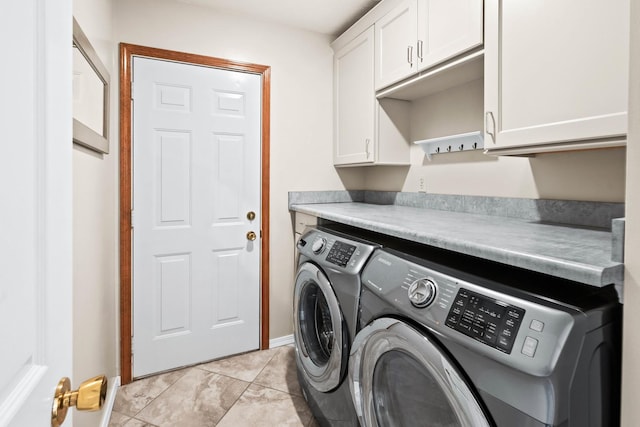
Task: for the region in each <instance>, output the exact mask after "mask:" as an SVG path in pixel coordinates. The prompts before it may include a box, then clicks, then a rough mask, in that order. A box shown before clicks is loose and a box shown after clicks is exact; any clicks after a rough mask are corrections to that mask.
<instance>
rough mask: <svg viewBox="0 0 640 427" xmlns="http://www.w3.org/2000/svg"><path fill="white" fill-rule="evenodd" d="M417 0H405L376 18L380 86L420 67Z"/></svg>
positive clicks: (377, 72)
mask: <svg viewBox="0 0 640 427" xmlns="http://www.w3.org/2000/svg"><path fill="white" fill-rule="evenodd" d="M417 10H418V6H417V0H408V1H404V2H402V3H401V4H399V5H398V6H397V7H395V8H394V9H393V10H391V11H390V12H389V13H387V14H386V15H385V16H383V17H382V18H381V19H379V20H378V21H376V23H375V29H376V43H375V44H376V67H375V70H376V73H375V75H376V90H378V89H380V88H383V87H385V86H388V85H390V84H392V83H395V82H397V81H399V80H402V79H403V78H405V77H408V76H410V75H411V74H413V73H415V72H416V71H417V69H418V68H417V63H416V40H417V39H416V36H417V32H418V28H417V25H418V20H417V13H418V11H417Z"/></svg>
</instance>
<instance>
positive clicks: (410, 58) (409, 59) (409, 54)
mask: <svg viewBox="0 0 640 427" xmlns="http://www.w3.org/2000/svg"><path fill="white" fill-rule="evenodd" d="M407 62H408V63H409V67H411V68H413V46H411V45H409V46H407Z"/></svg>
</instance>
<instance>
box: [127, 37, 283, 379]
mask: <svg viewBox="0 0 640 427" xmlns="http://www.w3.org/2000/svg"><path fill="white" fill-rule="evenodd" d="M133 56H142V57H147V58H152V59H162V60H168V61H176V62H182V63H186V64H194V65H204V66H208V67H214V68H220V69H224V70H231V71H241V72H247V73H253V74H259V75H261V76H262V141H261V151H262V159H261V166H262V170H261V183H262V184H261V187H262V189H261V198H262V201H261V206H260V208H261V210H262V212H261V219H262V220H261V224H260V227H261V232H262V240H261V257H260V258H261V259H260V266H261V269H260V297H261V299H260V348H261V349H266V348H269V196H270V193H269V188H270V186H269V177H270V174H269V168H270V161H269V153H270V149H269V147H270V137H269V136H270V130H271V126H270V123H271V121H270V113H271V67H269V66H266V65H258V64H251V63H245V62H238V61H230V60H227V59H221V58H214V57H210V56H203V55H196V54H191V53H183V52H177V51H172V50H165V49H156V48H152V47H146V46H138V45H133V44H127V43H120V377H121V381H122V384H128V383H130V382H131V380H132V370H131V355H132V352H131V334H132V332H133V329H132V324H131V314H132V313H131V310H132V307H131V301H132V298H131V290H132V289H131V279H132V277H131V271H132V269H131V262H132V252H131V243H132V242H131V239H132V235H131V202H132V200H131V195H132V185H133V183H132V182H131V168H132V164H131V138H132V136H131V119H132V117H131V72H132V70H131V65H132V59H133Z"/></svg>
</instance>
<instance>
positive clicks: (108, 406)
mask: <svg viewBox="0 0 640 427" xmlns="http://www.w3.org/2000/svg"><path fill="white" fill-rule="evenodd" d="M119 388H120V376H119V375H118V376H117V377H113V378H111V379H110V380H109V383H108V384H107V397H106V398H105V399H104V404H103V406H102V422H101V423H100V427H109V419H110V418H111V411H113V404H114V403H115V401H116V393H118V389H119Z"/></svg>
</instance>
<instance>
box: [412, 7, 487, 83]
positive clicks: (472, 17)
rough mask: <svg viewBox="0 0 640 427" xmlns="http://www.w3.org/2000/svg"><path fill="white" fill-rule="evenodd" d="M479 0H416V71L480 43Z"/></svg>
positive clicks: (481, 32) (480, 19)
mask: <svg viewBox="0 0 640 427" xmlns="http://www.w3.org/2000/svg"><path fill="white" fill-rule="evenodd" d="M482 13H483V3H482V0H418V42H417V46H416V58H417V62H418V71H420V70H423V69H425V68H429V67H431V66H433V65H435V64H438V63H440V62H442V61H446V60H447V59H450V58H452V57H454V56H456V55H459V54H460V53H463V52H465V51H467V50H470V49H473V48H474V47H478V46H481V45H482V41H483V31H482V25H483V23H482Z"/></svg>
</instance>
